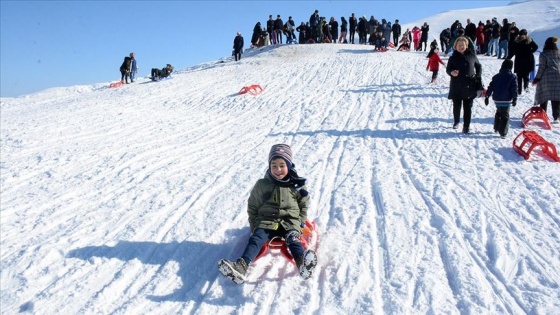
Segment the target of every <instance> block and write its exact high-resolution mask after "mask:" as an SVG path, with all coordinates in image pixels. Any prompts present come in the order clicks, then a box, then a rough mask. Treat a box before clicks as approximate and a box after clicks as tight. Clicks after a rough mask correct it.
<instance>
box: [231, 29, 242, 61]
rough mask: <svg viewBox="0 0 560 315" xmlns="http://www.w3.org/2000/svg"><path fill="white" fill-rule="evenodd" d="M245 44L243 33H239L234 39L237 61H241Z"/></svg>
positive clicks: (234, 51) (234, 52) (234, 53)
mask: <svg viewBox="0 0 560 315" xmlns="http://www.w3.org/2000/svg"><path fill="white" fill-rule="evenodd" d="M243 44H244V43H243V36H241V32H237V35H236V36H235V38H234V39H233V55H234V57H235V61H239V60H241V54H242V53H243Z"/></svg>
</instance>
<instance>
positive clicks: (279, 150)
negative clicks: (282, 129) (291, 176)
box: [268, 143, 293, 169]
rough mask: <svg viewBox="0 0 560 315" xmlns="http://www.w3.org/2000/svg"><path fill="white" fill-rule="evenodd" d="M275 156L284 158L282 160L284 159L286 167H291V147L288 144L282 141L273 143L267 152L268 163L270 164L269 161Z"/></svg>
mask: <svg viewBox="0 0 560 315" xmlns="http://www.w3.org/2000/svg"><path fill="white" fill-rule="evenodd" d="M277 157H280V158H282V159H284V161H286V164H287V165H288V169H291V168H292V166H293V162H292V149H291V148H290V146H289V145H287V144H283V143H280V144H275V145H273V146H272V148H270V153H269V154H268V165H269V166H270V162H272V160H273V159H274V158H277Z"/></svg>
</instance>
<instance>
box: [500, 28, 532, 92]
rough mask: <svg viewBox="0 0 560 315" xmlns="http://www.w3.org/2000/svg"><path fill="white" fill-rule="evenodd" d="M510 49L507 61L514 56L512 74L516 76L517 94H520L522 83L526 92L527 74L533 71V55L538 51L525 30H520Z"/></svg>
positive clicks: (527, 84)
mask: <svg viewBox="0 0 560 315" xmlns="http://www.w3.org/2000/svg"><path fill="white" fill-rule="evenodd" d="M511 48H512V49H511V50H510V51H509V56H508V57H507V59H511V58H513V56H515V60H514V62H513V67H514V68H513V69H514V70H513V72H514V73H515V74H517V94H521V87H522V85H521V83H522V82H523V89H524V90H527V88H528V87H529V74H530V73H531V71H533V69H535V56H534V55H533V53H535V51H537V49H539V45H537V44H536V43H535V42H534V41H533V39H531V37H529V36H528V35H527V30H526V29H522V30H521V31H519V36H517V38H516V39H515V41H514V42H513V44H512V46H511Z"/></svg>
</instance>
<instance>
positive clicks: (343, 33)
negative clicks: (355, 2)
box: [338, 16, 348, 44]
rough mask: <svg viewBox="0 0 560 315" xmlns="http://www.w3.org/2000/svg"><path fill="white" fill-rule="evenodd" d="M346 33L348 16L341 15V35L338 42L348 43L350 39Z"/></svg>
mask: <svg viewBox="0 0 560 315" xmlns="http://www.w3.org/2000/svg"><path fill="white" fill-rule="evenodd" d="M346 34H348V21H346V18H345V17H343V16H341V17H340V37H339V38H338V42H339V43H341V44H346V43H348V40H347V39H346Z"/></svg>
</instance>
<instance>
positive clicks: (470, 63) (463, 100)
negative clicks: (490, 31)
mask: <svg viewBox="0 0 560 315" xmlns="http://www.w3.org/2000/svg"><path fill="white" fill-rule="evenodd" d="M453 50H454V51H453V55H451V57H449V60H448V61H447V67H446V72H447V74H448V75H449V76H450V77H451V80H450V83H449V95H448V97H447V98H448V99H450V100H453V129H457V128H458V126H459V118H460V116H461V107H463V133H469V127H470V123H471V109H472V105H473V100H474V98H475V97H476V96H477V92H478V91H479V90H482V81H481V75H482V66H481V65H480V62H479V61H478V58H477V57H476V54H475V53H474V52H473V51H472V50H471V49H470V48H469V40H468V39H467V38H466V37H463V36H461V37H458V38H457V39H456V40H455V43H454V44H453Z"/></svg>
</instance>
